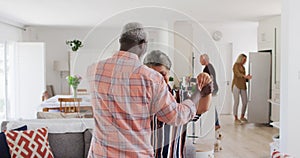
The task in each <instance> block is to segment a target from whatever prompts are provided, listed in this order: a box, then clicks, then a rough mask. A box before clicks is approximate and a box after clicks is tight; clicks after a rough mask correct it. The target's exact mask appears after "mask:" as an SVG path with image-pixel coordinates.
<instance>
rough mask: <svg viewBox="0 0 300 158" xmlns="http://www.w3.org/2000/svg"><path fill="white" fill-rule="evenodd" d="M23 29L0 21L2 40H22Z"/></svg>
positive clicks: (0, 40) (0, 39)
mask: <svg viewBox="0 0 300 158" xmlns="http://www.w3.org/2000/svg"><path fill="white" fill-rule="evenodd" d="M22 32H23V30H21V29H19V28H15V27H12V26H9V25H6V24H2V23H1V22H0V35H1V36H0V42H5V41H22Z"/></svg>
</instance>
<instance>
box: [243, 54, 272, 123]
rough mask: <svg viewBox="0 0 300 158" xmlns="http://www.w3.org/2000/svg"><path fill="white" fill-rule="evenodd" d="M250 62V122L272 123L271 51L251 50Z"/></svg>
mask: <svg viewBox="0 0 300 158" xmlns="http://www.w3.org/2000/svg"><path fill="white" fill-rule="evenodd" d="M248 62H249V71H248V72H249V73H250V74H251V75H252V79H251V80H249V81H248V112H247V114H248V122H249V123H270V110H271V106H270V103H269V102H268V99H269V98H270V94H271V90H270V87H271V85H270V84H271V72H272V70H271V53H270V52H250V53H249V57H248Z"/></svg>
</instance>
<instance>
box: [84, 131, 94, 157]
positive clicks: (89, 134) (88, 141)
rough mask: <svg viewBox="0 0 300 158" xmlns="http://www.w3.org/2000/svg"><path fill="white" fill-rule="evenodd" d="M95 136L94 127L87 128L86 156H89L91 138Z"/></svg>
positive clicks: (85, 134) (85, 132) (85, 136)
mask: <svg viewBox="0 0 300 158" xmlns="http://www.w3.org/2000/svg"><path fill="white" fill-rule="evenodd" d="M92 136H93V130H92V129H87V130H85V131H84V135H83V137H84V148H85V149H84V157H87V156H88V153H89V149H90V145H91V140H92Z"/></svg>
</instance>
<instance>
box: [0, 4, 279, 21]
mask: <svg viewBox="0 0 300 158" xmlns="http://www.w3.org/2000/svg"><path fill="white" fill-rule="evenodd" d="M144 7H145V8H148V9H143V8H144ZM137 8H139V9H138V10H142V11H143V10H145V12H147V14H148V16H147V17H146V18H149V17H150V19H151V14H157V15H161V16H162V17H165V18H167V19H168V18H175V17H176V18H178V17H177V16H172V15H171V14H165V13H163V12H160V11H157V10H151V9H149V8H160V9H161V10H164V9H167V8H169V9H171V10H172V11H176V12H180V13H181V14H183V13H185V14H187V15H189V16H192V17H193V18H195V19H196V20H198V21H202V22H224V21H258V20H260V19H262V18H264V17H268V16H274V15H280V14H281V0H51V1H50V0H0V21H2V22H3V21H4V22H9V23H14V24H17V25H19V26H92V25H95V24H97V23H99V22H100V21H102V20H105V19H106V20H107V19H109V18H111V17H112V15H116V14H118V13H120V14H123V13H124V12H126V11H132V10H135V9H137ZM139 14H140V13H139ZM151 20H156V19H155V18H153V19H151Z"/></svg>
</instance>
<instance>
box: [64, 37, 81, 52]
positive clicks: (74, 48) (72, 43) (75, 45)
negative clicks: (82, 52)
mask: <svg viewBox="0 0 300 158" xmlns="http://www.w3.org/2000/svg"><path fill="white" fill-rule="evenodd" d="M66 44H67V45H69V46H70V47H71V49H72V51H74V52H76V51H77V50H78V49H79V48H80V47H83V45H82V42H81V41H80V40H77V39H74V40H72V41H66Z"/></svg>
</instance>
